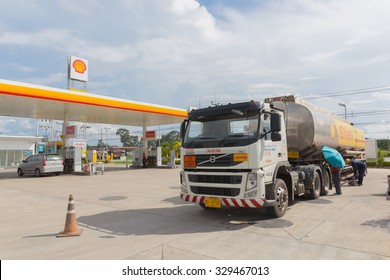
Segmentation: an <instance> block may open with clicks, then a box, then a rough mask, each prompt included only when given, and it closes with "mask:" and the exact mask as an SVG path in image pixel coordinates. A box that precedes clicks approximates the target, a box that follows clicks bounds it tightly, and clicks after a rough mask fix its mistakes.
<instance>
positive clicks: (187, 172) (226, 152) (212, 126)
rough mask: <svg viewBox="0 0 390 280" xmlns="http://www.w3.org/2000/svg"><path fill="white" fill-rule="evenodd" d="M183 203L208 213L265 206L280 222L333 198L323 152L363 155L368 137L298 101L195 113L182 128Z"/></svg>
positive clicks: (269, 101)
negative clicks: (299, 201) (291, 208)
mask: <svg viewBox="0 0 390 280" xmlns="http://www.w3.org/2000/svg"><path fill="white" fill-rule="evenodd" d="M180 132H181V137H182V139H183V142H182V149H181V167H182V171H181V173H180V183H181V184H180V185H181V188H180V197H181V198H182V199H183V200H184V201H187V202H192V203H198V204H199V205H200V206H201V207H203V208H221V207H223V206H230V207H250V208H266V210H267V213H268V214H269V215H270V216H273V217H281V216H283V215H284V214H285V212H286V210H287V207H288V205H289V204H290V205H292V204H294V200H295V199H296V198H297V197H299V196H303V195H307V196H309V197H310V198H312V199H316V198H318V197H319V196H320V195H326V194H327V193H328V190H329V188H330V186H331V170H330V167H329V165H328V164H327V163H326V162H325V160H324V158H323V155H322V152H321V149H322V147H323V146H324V145H326V146H330V147H333V148H335V149H337V150H339V151H340V152H342V153H344V152H346V151H356V152H358V151H362V150H364V137H363V133H362V132H361V131H360V130H358V129H355V128H354V127H353V126H352V125H351V124H350V123H348V122H346V121H344V120H343V119H341V118H338V117H337V116H335V115H333V114H331V113H329V112H328V111H326V110H323V109H322V108H320V107H317V106H314V105H311V104H310V103H307V102H305V101H303V100H301V99H299V98H295V97H294V96H287V97H277V98H268V99H265V100H264V101H263V102H255V101H249V102H242V103H234V104H227V105H219V106H215V107H209V108H202V109H195V110H192V111H190V112H189V114H188V119H187V120H185V121H184V122H183V123H182V125H181V131H180Z"/></svg>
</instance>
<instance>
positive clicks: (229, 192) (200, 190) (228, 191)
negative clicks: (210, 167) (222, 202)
mask: <svg viewBox="0 0 390 280" xmlns="http://www.w3.org/2000/svg"><path fill="white" fill-rule="evenodd" d="M191 191H192V192H193V193H194V194H203V195H217V196H238V195H239V194H240V189H239V188H214V187H198V186H191Z"/></svg>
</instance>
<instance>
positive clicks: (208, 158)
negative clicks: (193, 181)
mask: <svg viewBox="0 0 390 280" xmlns="http://www.w3.org/2000/svg"><path fill="white" fill-rule="evenodd" d="M239 163H240V162H234V161H233V154H213V155H197V156H196V166H198V167H205V166H208V167H216V166H218V167H219V166H234V165H237V164H239Z"/></svg>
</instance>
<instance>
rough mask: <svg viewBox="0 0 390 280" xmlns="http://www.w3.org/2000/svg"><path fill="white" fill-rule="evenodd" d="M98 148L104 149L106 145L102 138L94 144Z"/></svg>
mask: <svg viewBox="0 0 390 280" xmlns="http://www.w3.org/2000/svg"><path fill="white" fill-rule="evenodd" d="M96 147H97V148H98V149H104V148H105V147H106V144H105V143H104V142H103V140H102V139H100V140H99V141H98V143H97V146H96Z"/></svg>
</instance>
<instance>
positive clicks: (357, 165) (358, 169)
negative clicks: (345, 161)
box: [351, 158, 366, 186]
mask: <svg viewBox="0 0 390 280" xmlns="http://www.w3.org/2000/svg"><path fill="white" fill-rule="evenodd" d="M351 165H352V167H353V172H354V174H355V178H357V179H358V186H361V185H363V177H364V173H365V172H366V164H365V163H364V161H362V160H358V159H355V158H352V159H351Z"/></svg>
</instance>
